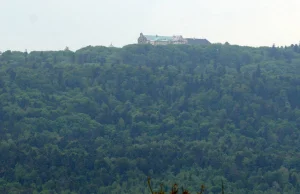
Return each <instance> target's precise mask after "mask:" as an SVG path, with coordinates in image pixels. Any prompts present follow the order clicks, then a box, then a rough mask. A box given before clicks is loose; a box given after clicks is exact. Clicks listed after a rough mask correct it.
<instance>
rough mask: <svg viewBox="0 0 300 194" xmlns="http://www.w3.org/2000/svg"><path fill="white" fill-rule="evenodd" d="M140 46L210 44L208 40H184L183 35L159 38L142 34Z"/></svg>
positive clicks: (139, 40)
mask: <svg viewBox="0 0 300 194" xmlns="http://www.w3.org/2000/svg"><path fill="white" fill-rule="evenodd" d="M138 44H152V45H167V44H191V45H199V44H201V45H205V44H210V42H209V41H208V40H206V39H196V38H183V37H182V36H181V35H177V36H158V35H144V34H143V33H140V37H139V38H138Z"/></svg>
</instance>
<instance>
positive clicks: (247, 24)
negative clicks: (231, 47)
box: [0, 0, 300, 51]
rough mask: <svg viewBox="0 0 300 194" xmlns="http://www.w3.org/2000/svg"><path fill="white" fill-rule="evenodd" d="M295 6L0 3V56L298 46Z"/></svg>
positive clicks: (127, 0)
mask: <svg viewBox="0 0 300 194" xmlns="http://www.w3.org/2000/svg"><path fill="white" fill-rule="evenodd" d="M299 9H300V1H299V0H226V1H225V0H184V1H183V0H0V18H1V20H0V21H1V22H0V51H5V50H18V51H25V49H27V50H28V51H33V50H39V51H41V50H62V49H64V48H65V47H66V46H68V47H69V48H70V50H73V51H75V50H77V49H80V48H82V47H85V46H89V45H92V46H98V45H102V46H109V45H110V44H111V43H112V44H113V45H114V46H116V47H122V46H124V45H127V44H134V43H137V38H138V37H139V34H140V33H141V32H142V33H143V34H153V35H156V34H157V35H165V36H168V35H169V36H172V35H182V36H183V37H186V38H190V37H195V38H206V39H208V40H209V41H210V42H212V43H225V42H229V43H230V44H238V45H247V46H255V47H257V46H272V44H275V45H277V46H284V45H288V46H289V45H291V44H296V43H299V41H300V25H299V19H300V12H299V11H298V10H299Z"/></svg>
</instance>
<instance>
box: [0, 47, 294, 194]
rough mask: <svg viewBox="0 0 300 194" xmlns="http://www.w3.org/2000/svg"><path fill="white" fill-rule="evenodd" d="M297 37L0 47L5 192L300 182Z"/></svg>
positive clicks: (215, 188) (258, 188)
mask: <svg viewBox="0 0 300 194" xmlns="http://www.w3.org/2000/svg"><path fill="white" fill-rule="evenodd" d="M299 107H300V48H299V47H298V45H291V46H289V47H284V48H279V47H275V46H273V47H261V48H252V47H241V46H233V45H229V44H225V45H221V44H212V45H206V46H191V45H168V46H151V45H128V46H125V47H123V48H106V47H92V46H89V47H85V48H82V49H80V50H77V51H76V52H72V51H68V50H65V51H51V52H50V51H49V52H37V51H35V52H30V53H27V52H25V53H24V52H12V51H6V52H3V53H2V55H1V56H0V138H1V139H0V153H1V154H0V193H5V194H6V193H7V194H16V193H18V194H19V193H22V194H23V193H24V194H25V193H26V194H27V193H42V194H50V193H51V194H53V193H62V194H64V193H65V194H67V193H80V194H84V193H91V194H92V193H95V194H96V193H101V194H103V193H110V194H120V193H122V194H129V193H130V194H132V193H134V194H139V193H141V194H142V193H145V194H146V193H150V191H149V188H148V187H147V177H148V176H150V177H151V178H152V182H153V185H154V187H155V188H159V184H160V183H161V182H163V183H164V185H165V187H166V190H168V191H170V187H171V186H172V184H173V183H174V182H176V183H179V184H180V185H183V186H184V187H185V188H187V189H188V190H189V191H191V192H192V193H196V191H199V188H200V185H201V184H204V185H205V188H206V189H207V193H209V194H214V193H221V180H223V181H224V186H225V193H234V194H245V193H255V194H263V193H272V194H276V193H289V194H293V193H297V192H299V191H300V152H299V149H300V109H299Z"/></svg>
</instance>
